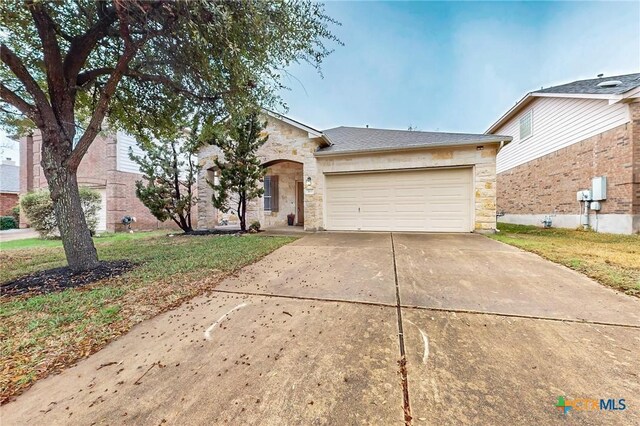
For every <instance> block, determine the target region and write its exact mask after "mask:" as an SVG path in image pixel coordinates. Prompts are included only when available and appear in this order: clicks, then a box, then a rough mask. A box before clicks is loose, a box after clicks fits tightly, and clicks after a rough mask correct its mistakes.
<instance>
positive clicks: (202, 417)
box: [1, 233, 640, 425]
mask: <svg viewBox="0 0 640 426" xmlns="http://www.w3.org/2000/svg"><path fill="white" fill-rule="evenodd" d="M403 354H404V357H405V358H404V359H406V365H405V366H404V367H401V365H402V364H404V363H402V362H400V361H401V360H402V359H403ZM639 354H640V301H639V300H638V299H636V298H632V297H628V296H624V295H621V294H619V293H616V292H614V291H612V290H609V289H607V288H604V287H602V286H600V285H598V284H597V283H595V282H593V281H591V280H589V279H587V278H585V277H584V276H582V275H580V274H577V273H574V272H573V271H570V270H568V269H566V268H563V267H561V266H557V265H555V264H552V263H550V262H547V261H545V260H542V259H541V258H539V257H537V256H535V255H533V254H529V253H525V252H522V251H520V250H518V249H515V248H512V247H509V246H506V245H503V244H501V243H498V242H496V241H492V240H489V239H487V238H485V237H482V236H479V235H429V234H395V233H394V234H393V235H391V234H388V233H387V234H383V233H378V234H360V233H358V234H355V233H354V234H350V233H342V234H340V233H336V234H332V233H318V234H313V235H308V236H305V237H304V238H302V239H300V240H298V241H296V242H295V243H293V244H290V245H288V246H285V247H283V248H281V249H279V250H277V251H276V252H274V253H272V254H271V255H269V256H267V257H265V258H264V259H263V260H261V261H260V262H258V263H256V264H254V265H251V266H249V267H247V268H244V269H243V270H242V271H240V272H239V273H238V274H237V276H235V277H230V278H228V279H226V280H225V281H223V282H222V283H221V284H220V285H219V286H218V287H217V289H216V291H214V292H212V293H211V294H209V295H207V296H203V297H199V298H196V299H194V300H193V301H191V302H190V303H187V304H185V305H183V306H182V307H180V308H178V309H175V310H173V311H171V312H167V313H166V314H163V315H160V316H158V317H156V318H154V319H152V320H149V321H146V322H144V323H142V324H140V325H138V326H137V327H135V328H134V329H133V330H132V331H131V332H130V333H129V334H127V335H126V336H123V337H122V338H120V339H118V340H116V341H115V342H113V343H111V344H110V345H109V346H107V347H106V348H105V349H103V350H102V351H100V352H99V353H97V354H95V355H93V356H91V357H90V358H88V359H86V360H84V361H82V362H80V363H79V364H78V365H77V366H75V367H73V368H70V369H68V370H66V371H65V372H64V373H62V374H60V375H58V376H55V377H50V378H48V379H46V380H42V381H40V382H39V383H37V384H36V385H35V386H34V387H33V388H32V389H30V390H29V391H28V392H26V393H25V394H24V395H22V396H20V397H18V399H17V400H16V401H14V402H12V403H9V404H7V405H5V406H4V407H2V409H1V414H2V424H3V425H10V424H43V425H44V424H46V425H51V424H65V423H66V424H94V423H95V424H145V425H146V424H148V425H157V424H162V423H165V424H224V423H230V424H268V425H271V424H273V425H280V424H340V425H343V424H385V425H386V424H398V425H400V424H403V423H405V413H406V414H407V415H410V416H411V418H412V420H411V423H412V424H495V425H500V424H504V425H512V424H555V423H559V422H563V423H567V424H594V425H595V424H612V425H613V424H616V425H619V424H629V425H632V424H639V423H640V397H639V395H640V376H639V375H640V367H639V365H640V355H639ZM558 396H566V398H567V399H568V400H570V399H574V398H589V399H598V400H599V399H601V398H604V399H609V398H613V399H616V400H618V399H621V398H622V399H625V400H626V406H627V407H628V408H627V409H626V410H624V411H599V410H598V411H580V410H577V409H575V410H571V411H569V413H568V414H567V415H565V414H563V413H562V412H561V411H559V410H558V409H557V408H555V406H554V405H555V403H556V401H557V398H558ZM406 418H407V419H408V417H406Z"/></svg>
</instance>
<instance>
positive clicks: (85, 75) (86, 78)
mask: <svg viewBox="0 0 640 426" xmlns="http://www.w3.org/2000/svg"><path fill="white" fill-rule="evenodd" d="M113 70H114V68H110V67H102V68H95V69H92V70H88V71H84V72H82V73H80V74H78V78H77V85H78V86H79V87H83V86H86V85H87V84H89V83H90V82H92V81H94V80H95V79H96V78H98V77H101V76H103V75H108V74H110V73H112V72H113ZM124 76H125V77H130V78H133V79H135V80H138V81H144V82H149V83H156V84H162V85H164V86H167V87H169V88H170V89H173V90H174V91H175V92H176V93H181V94H183V95H186V96H188V97H191V98H194V99H198V100H201V101H206V102H216V101H219V100H220V99H221V97H222V95H224V94H226V93H230V91H227V92H220V93H216V94H214V95H198V94H196V93H194V92H193V91H191V90H189V89H185V88H184V87H182V86H181V85H179V84H178V83H176V82H175V81H173V80H172V79H170V78H169V77H166V76H162V75H153V74H145V73H141V72H138V71H133V70H127V71H125V73H124Z"/></svg>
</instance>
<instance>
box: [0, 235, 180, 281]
mask: <svg viewBox="0 0 640 426" xmlns="http://www.w3.org/2000/svg"><path fill="white" fill-rule="evenodd" d="M168 233H169V232H168V231H149V232H136V233H133V234H129V233H126V232H118V233H116V234H113V233H108V234H103V235H101V236H99V237H94V238H93V241H94V242H95V243H96V244H102V243H112V242H117V241H126V240H136V239H139V238H149V237H151V236H160V235H167V234H168ZM46 247H62V241H61V240H59V239H50V240H43V239H41V238H26V239H24V240H14V241H6V242H2V243H0V251H2V250H17V249H29V248H46ZM0 282H2V280H1V279H0Z"/></svg>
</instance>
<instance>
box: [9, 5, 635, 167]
mask: <svg viewBox="0 0 640 426" xmlns="http://www.w3.org/2000/svg"><path fill="white" fill-rule="evenodd" d="M326 11H327V13H328V14H329V15H330V16H332V17H334V18H335V19H337V20H339V21H340V22H342V26H341V27H336V28H335V29H334V30H335V31H334V32H335V34H336V35H338V36H339V38H340V39H341V40H342V41H343V42H344V43H345V46H344V47H340V46H337V47H336V51H335V52H334V53H333V54H332V55H331V56H330V57H329V58H327V60H326V61H325V63H324V65H323V74H324V79H323V78H321V77H320V76H319V75H318V74H317V73H316V72H315V70H313V69H312V68H311V67H309V66H306V65H300V66H294V67H293V68H291V69H290V70H289V72H290V73H291V74H292V76H293V77H291V78H288V79H287V80H286V81H285V83H286V84H287V85H288V86H289V87H290V88H291V90H290V91H285V92H283V93H282V97H283V98H284V100H285V101H286V102H287V104H288V106H289V111H288V113H287V115H289V116H290V117H292V118H295V119H297V120H299V121H301V122H303V123H305V124H308V125H310V126H312V127H316V128H318V129H327V128H330V127H336V126H341V125H345V126H365V125H369V126H370V127H382V128H393V129H406V128H407V127H409V126H413V127H417V128H418V129H419V130H428V131H452V132H469V133H482V132H484V131H485V130H486V129H487V128H488V127H489V125H490V124H491V123H493V122H494V121H495V120H496V119H497V118H498V117H499V116H500V115H502V114H503V113H504V112H505V111H506V110H508V109H509V108H510V107H511V106H512V105H513V104H514V103H515V102H516V101H517V100H519V99H520V98H521V97H522V96H523V95H524V94H525V93H527V92H528V91H531V90H537V89H539V88H540V87H541V86H545V87H548V86H552V85H555V84H560V83H564V82H569V81H573V80H577V79H581V78H595V77H596V75H597V74H599V73H604V74H605V75H615V74H626V73H632V72H640V2H638V1H635V2H328V3H326ZM0 139H3V135H2V132H1V131H0ZM0 142H2V141H1V140H0ZM2 145H4V144H3V143H0V151H2V152H0V156H2V157H3V158H4V157H7V156H10V157H13V158H16V157H17V150H16V149H6V148H5V149H3V148H2Z"/></svg>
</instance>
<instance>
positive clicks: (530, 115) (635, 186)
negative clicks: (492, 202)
mask: <svg viewBox="0 0 640 426" xmlns="http://www.w3.org/2000/svg"><path fill="white" fill-rule="evenodd" d="M492 133H499V134H504V135H508V136H511V137H512V138H513V141H512V142H511V143H510V144H509V145H508V146H507V147H505V149H503V150H502V151H501V152H500V154H499V155H498V165H497V167H498V168H497V171H498V212H500V213H504V216H502V217H501V219H500V220H501V221H505V222H509V223H519V224H532V225H539V226H540V225H541V223H542V221H543V220H544V219H545V216H550V218H551V220H552V224H553V226H559V227H566V228H576V227H578V226H580V225H581V221H585V222H586V220H587V219H588V222H589V225H590V226H591V228H593V229H595V230H597V231H600V232H614V233H624V234H631V233H637V232H639V231H640V74H629V75H620V76H615V77H606V78H597V79H591V80H580V81H574V82H572V83H568V84H563V85H561V86H555V87H549V88H547V89H542V90H538V91H535V92H531V93H528V94H527V95H525V96H524V97H523V98H522V99H521V100H520V101H519V102H518V103H517V104H516V105H515V106H514V107H513V108H511V109H510V110H509V111H507V113H506V114H504V115H503V116H502V117H501V118H500V119H499V120H498V121H496V123H495V124H493V125H492V126H491V127H490V128H489V129H488V130H487V134H492ZM599 177H605V178H606V187H605V189H606V195H605V197H606V198H605V199H604V200H599V203H596V204H592V203H589V207H594V208H598V207H599V208H600V210H594V209H590V214H589V216H585V217H583V216H581V213H582V212H584V202H583V203H581V202H579V201H578V195H577V192H578V191H581V190H587V189H593V188H592V185H593V183H592V179H594V178H599ZM600 182H602V180H600ZM596 189H597V188H596ZM591 197H592V198H593V199H595V198H603V197H597V195H596V196H594V195H592V196H591ZM598 204H599V205H598ZM582 223H584V222H582Z"/></svg>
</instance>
